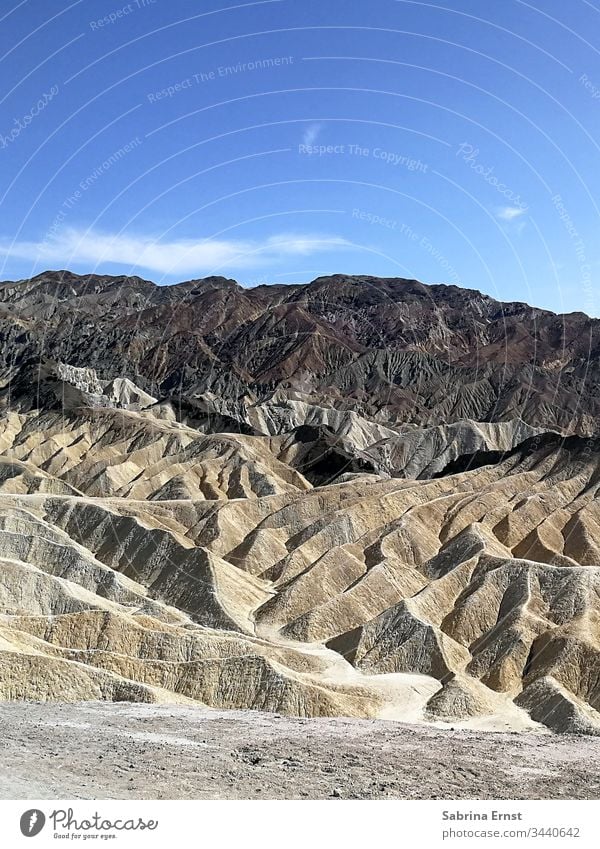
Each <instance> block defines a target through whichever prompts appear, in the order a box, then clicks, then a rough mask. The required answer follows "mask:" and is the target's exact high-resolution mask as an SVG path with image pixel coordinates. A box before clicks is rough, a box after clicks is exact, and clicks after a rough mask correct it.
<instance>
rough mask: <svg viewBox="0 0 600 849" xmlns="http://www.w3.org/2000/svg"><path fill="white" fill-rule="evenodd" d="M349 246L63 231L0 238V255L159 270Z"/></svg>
mask: <svg viewBox="0 0 600 849" xmlns="http://www.w3.org/2000/svg"><path fill="white" fill-rule="evenodd" d="M348 247H352V244H351V242H348V241H347V240H346V239H343V238H341V237H339V236H321V235H319V236H317V235H312V234H299V233H282V234H279V235H276V236H270V237H268V238H266V239H264V240H252V239H240V240H235V239H231V240H229V239H175V240H172V241H161V240H160V239H155V238H152V237H150V236H133V235H132V236H127V235H119V234H111V233H103V232H98V231H89V230H85V231H83V230H77V229H67V230H64V231H62V232H61V233H59V234H57V235H56V236H53V237H52V238H51V239H47V240H45V241H42V242H30V241H20V242H15V243H14V244H11V243H10V242H9V241H8V240H6V239H4V240H0V256H4V257H7V258H19V259H26V260H29V261H31V262H34V263H35V262H38V263H47V264H49V265H59V266H60V267H61V268H64V267H68V266H69V265H75V264H87V265H93V266H97V265H100V264H102V263H114V264H118V265H125V266H128V267H129V268H130V269H133V268H145V269H150V270H151V271H155V272H159V273H161V274H180V273H182V274H185V273H191V272H193V273H198V274H200V273H214V272H215V271H218V270H230V269H231V270H245V269H252V268H255V267H257V266H264V265H265V264H268V263H273V262H276V261H277V260H279V259H281V258H282V257H290V256H309V255H311V254H315V253H318V252H320V251H327V250H332V249H336V248H348Z"/></svg>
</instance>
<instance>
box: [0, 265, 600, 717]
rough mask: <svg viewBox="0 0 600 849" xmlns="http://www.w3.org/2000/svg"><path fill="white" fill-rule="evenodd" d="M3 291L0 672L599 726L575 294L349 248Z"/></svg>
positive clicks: (345, 710) (74, 690)
mask: <svg viewBox="0 0 600 849" xmlns="http://www.w3.org/2000/svg"><path fill="white" fill-rule="evenodd" d="M0 309H1V319H0V329H1V332H2V333H3V342H4V344H3V346H2V349H1V351H2V354H1V357H0V376H1V378H2V386H1V389H0V401H1V405H2V408H1V415H0V698H2V699H5V700H6V699H11V700H14V699H23V698H27V699H37V700H63V701H64V700H67V701H77V700H82V699H105V700H113V701H120V700H132V701H147V702H168V701H180V702H183V703H192V704H193V703H201V704H205V705H210V706H213V707H219V708H253V709H262V710H271V711H280V712H285V713H288V714H291V715H297V716H308V717H315V716H334V715H346V716H357V717H384V718H397V719H404V720H407V721H429V722H437V723H446V722H451V723H452V725H453V727H460V726H462V725H465V726H471V727H481V728H513V729H527V728H531V729H535V728H544V727H548V728H551V729H555V730H561V731H570V732H577V733H580V732H584V733H591V734H597V733H600V713H599V712H598V709H599V708H600V550H599V549H600V508H599V507H598V503H599V502H598V499H597V492H598V488H599V486H600V450H599V449H600V440H599V439H596V437H595V436H594V417H595V414H596V411H595V405H596V398H597V395H596V390H595V383H594V381H596V380H597V374H598V370H597V369H594V368H593V367H591V366H593V363H594V357H595V353H594V350H595V349H594V344H595V343H594V341H593V340H594V333H596V332H597V328H596V322H595V321H593V320H592V319H589V318H587V317H585V316H583V315H579V314H576V315H571V316H553V315H551V314H550V313H545V312H543V311H541V310H534V309H532V308H530V307H527V306H525V305H523V304H520V305H519V304H499V303H498V302H495V301H493V300H491V299H490V298H487V297H485V296H483V295H480V294H479V293H475V292H465V291H464V290H458V289H456V288H453V287H443V286H435V287H425V286H422V285H421V284H418V283H416V282H415V281H402V280H384V281H377V280H375V279H374V278H341V277H337V278H321V279H319V280H317V281H315V282H314V283H312V284H310V285H309V286H305V287H300V286H291V287H259V288H257V289H253V290H247V289H243V288H241V287H239V286H238V285H237V284H236V283H234V282H233V281H226V280H223V279H221V278H217V279H214V278H212V279H209V280H205V281H192V282H190V283H184V284H180V285H179V286H174V287H156V286H154V284H151V283H149V282H147V281H143V280H139V279H137V278H128V279H126V278H107V277H86V278H78V277H76V276H75V275H70V274H68V273H65V272H56V273H49V274H46V275H41V276H40V277H38V278H35V279H33V280H31V281H21V282H19V283H5V284H2V285H0ZM502 334H504V336H502ZM502 340H504V341H502ZM590 364H591V365H590ZM584 387H585V392H584V391H583V389H584Z"/></svg>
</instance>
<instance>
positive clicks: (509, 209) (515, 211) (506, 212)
mask: <svg viewBox="0 0 600 849" xmlns="http://www.w3.org/2000/svg"><path fill="white" fill-rule="evenodd" d="M526 212H527V207H525V208H523V207H521V206H501V207H499V209H497V210H496V216H497V217H498V218H500V219H501V220H502V221H514V220H515V218H520V217H521V216H522V215H525V213H526Z"/></svg>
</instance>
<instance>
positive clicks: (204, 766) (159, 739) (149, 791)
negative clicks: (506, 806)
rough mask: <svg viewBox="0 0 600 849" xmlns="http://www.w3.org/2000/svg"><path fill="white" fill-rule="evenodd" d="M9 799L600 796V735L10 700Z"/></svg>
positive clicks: (2, 713)
mask: <svg viewBox="0 0 600 849" xmlns="http://www.w3.org/2000/svg"><path fill="white" fill-rule="evenodd" d="M0 724H1V728H2V735H1V743H0V798H2V799H53V798H56V799H113V798H114V799H121V798H130V799H598V798H600V740H599V739H598V738H592V737H576V736H572V735H562V736H558V735H552V734H541V733H535V732H529V733H518V732H517V733H493V732H479V731H464V730H460V731H459V730H456V731H453V730H450V729H445V728H444V729H439V728H435V727H423V726H416V725H404V724H402V723H398V722H391V721H382V720H356V719H296V718H290V717H283V716H280V715H279V714H266V713H258V712H254V711H218V710H210V709H207V708H196V707H187V706H179V705H162V706H157V705H145V704H128V703H118V704H108V703H105V702H101V703H98V702H91V703H89V702H88V703H85V704H83V703H79V704H75V705H73V704H50V703H46V704H39V703H31V702H19V703H4V704H2V705H1V706H0Z"/></svg>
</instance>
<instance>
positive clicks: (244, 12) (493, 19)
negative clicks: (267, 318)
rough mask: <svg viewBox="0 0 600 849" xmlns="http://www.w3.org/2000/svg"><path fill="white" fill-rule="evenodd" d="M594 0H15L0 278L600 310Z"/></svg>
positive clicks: (1, 145) (599, 63)
mask: <svg viewBox="0 0 600 849" xmlns="http://www.w3.org/2000/svg"><path fill="white" fill-rule="evenodd" d="M599 33H600V10H599V9H597V8H595V7H594V5H593V4H592V3H591V2H587V0H571V2H570V3H568V4H565V3H564V2H559V0H532V2H524V0H504V2H502V3H497V2H492V0H440V2H438V3H422V2H416V1H415V2H408V0H370V1H369V2H368V3H367V2H366V0H360V2H359V0H355V2H350V0H303V2H299V0H268V1H267V2H246V3H229V4H228V3H227V2H226V0H203V2H201V3H199V2H191V0H168V2H167V0H154V2H152V0H132V2H129V3H124V2H121V0H93V2H91V0H79V2H67V1H66V0H65V2H63V0H57V2H53V3H52V4H49V3H46V2H43V1H42V0H23V2H18V0H4V2H3V3H2V4H1V6H0V39H1V41H2V45H1V48H0V49H1V58H0V73H1V76H0V79H1V81H2V82H1V88H0V162H1V164H2V168H1V169H0V192H1V195H0V263H1V264H2V270H1V272H0V279H18V278H23V277H28V276H31V275H32V274H35V273H37V272H39V271H41V270H44V269H46V268H70V269H72V270H74V271H77V272H90V271H96V272H100V273H109V274H117V273H118V274H123V273H126V274H139V275H140V276H143V277H147V278H150V279H153V280H155V281H157V282H161V283H168V282H174V281H178V280H183V279H190V278H195V277H203V276H207V275H210V274H223V275H226V276H232V277H235V278H236V279H237V280H239V281H240V282H241V283H244V284H247V285H255V284H258V283H264V282H304V281H308V280H311V279H313V278H314V277H316V276H319V275H321V274H330V273H335V272H343V273H355V274H373V275H380V276H392V277H396V276H400V277H415V278H418V279H420V280H423V281H424V282H428V283H432V282H447V283H454V284H457V285H462V286H467V287H472V288H477V289H480V290H482V291H484V292H487V293H489V294H491V295H493V296H495V297H498V298H500V299H502V300H526V301H528V302H530V303H533V304H536V305H538V306H543V307H547V308H550V309H553V310H556V311H572V310H583V311H585V312H588V313H591V314H593V315H598V314H600V292H599V290H598V281H599V280H600V238H599V236H600V229H599V224H600V169H599V168H598V163H599V158H600V132H599V129H600V37H599V36H598V34H599Z"/></svg>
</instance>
